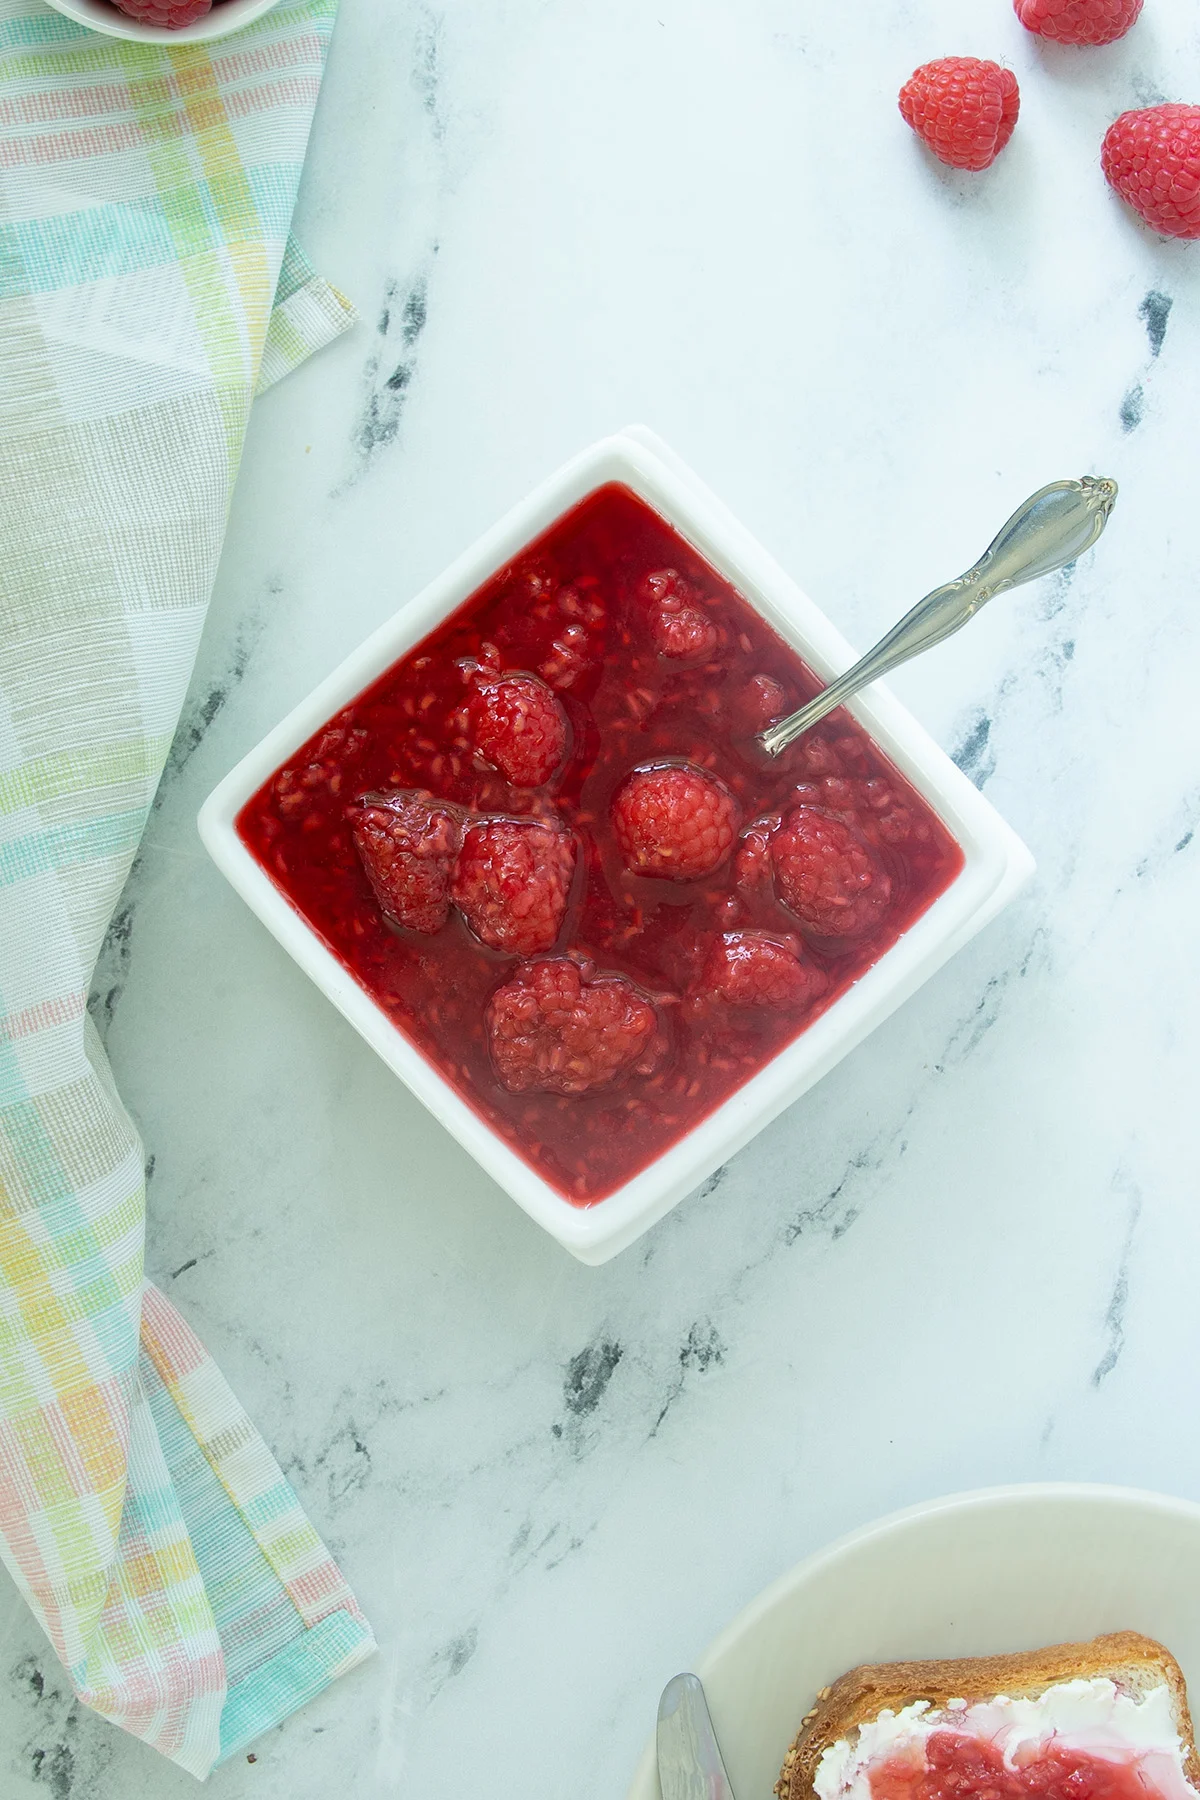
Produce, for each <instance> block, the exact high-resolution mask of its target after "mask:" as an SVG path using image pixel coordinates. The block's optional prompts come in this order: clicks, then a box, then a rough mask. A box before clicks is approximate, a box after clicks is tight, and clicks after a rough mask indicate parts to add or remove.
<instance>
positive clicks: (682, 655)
mask: <svg viewBox="0 0 1200 1800" xmlns="http://www.w3.org/2000/svg"><path fill="white" fill-rule="evenodd" d="M638 597H639V598H640V599H641V600H642V601H644V602H645V604H646V606H647V607H648V609H649V616H650V638H651V641H652V643H653V644H654V648H655V649H656V650H657V651H658V652H659V654H660V655H662V656H669V657H671V658H672V659H673V660H675V661H679V662H702V661H703V660H704V658H705V657H707V656H712V655H713V654H714V652H715V651H716V648H717V644H718V642H719V635H718V632H717V628H716V626H715V625H714V624H713V622H712V619H711V618H710V617H709V615H708V614H707V613H706V612H705V610H704V608H703V607H702V606H698V605H697V604H696V601H695V597H694V596H693V594H692V590H691V588H690V587H689V586H688V584H687V582H686V581H685V580H684V579H683V577H682V576H681V575H680V573H679V571H678V569H656V570H655V571H654V572H653V574H650V575H647V576H645V577H644V578H643V579H642V581H641V582H639V584H638Z"/></svg>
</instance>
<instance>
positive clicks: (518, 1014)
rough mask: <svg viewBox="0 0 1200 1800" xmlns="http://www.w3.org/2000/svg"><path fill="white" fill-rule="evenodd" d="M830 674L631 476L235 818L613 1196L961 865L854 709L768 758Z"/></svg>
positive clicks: (381, 978) (345, 957)
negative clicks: (778, 731) (801, 652)
mask: <svg viewBox="0 0 1200 1800" xmlns="http://www.w3.org/2000/svg"><path fill="white" fill-rule="evenodd" d="M514 672H515V673H516V674H518V675H519V679H516V680H510V679H508V677H509V676H510V675H511V674H513V673H514ZM819 687H820V683H819V682H818V681H817V679H816V678H815V677H814V675H813V674H812V673H811V672H810V670H809V669H808V668H807V667H806V666H805V664H804V663H803V662H802V661H801V660H800V658H799V657H798V656H797V655H796V653H795V652H794V651H793V650H792V649H791V648H790V647H789V646H788V645H787V644H785V643H784V642H783V640H782V639H781V638H780V637H779V636H778V635H777V634H776V633H775V632H774V631H773V630H772V629H771V627H770V626H769V625H767V624H766V623H765V622H764V621H763V620H762V619H761V618H760V617H759V616H758V614H757V613H756V612H755V611H754V610H753V608H752V607H750V606H749V605H748V604H747V602H746V601H745V600H744V599H742V597H741V596H740V595H739V594H738V593H737V591H736V590H735V589H734V588H733V587H731V586H730V584H729V583H728V582H727V581H725V580H724V579H723V578H722V577H721V576H720V575H718V574H717V572H716V571H715V570H714V569H713V568H712V567H711V566H710V565H709V564H708V563H707V562H705V561H704V559H703V558H702V557H701V556H700V555H699V554H698V552H697V551H696V550H694V549H693V548H692V546H691V545H690V544H688V543H687V542H686V541H685V540H684V539H683V538H682V537H680V536H679V535H678V533H677V532H675V531H674V530H672V529H671V527H670V526H669V525H667V524H666V523H665V522H664V521H663V520H662V519H661V518H660V517H659V516H658V515H657V514H656V513H655V512H653V511H652V510H651V509H650V508H649V507H648V506H646V505H645V504H644V503H643V502H642V501H640V500H638V499H637V498H635V496H634V495H633V494H631V493H630V492H629V491H628V490H627V489H625V488H623V487H620V486H617V485H610V486H607V487H604V488H601V489H599V490H598V491H597V492H595V493H594V494H591V495H589V496H588V498H587V499H585V500H584V501H582V502H581V503H580V504H579V505H578V506H576V507H575V508H573V509H572V510H571V511H570V512H568V513H566V514H564V516H563V517H562V518H560V519H559V520H557V521H556V523H555V524H554V525H552V526H551V527H550V529H549V530H548V531H547V532H545V533H544V535H543V536H542V537H541V538H539V539H537V540H536V541H535V542H534V543H532V544H531V545H530V546H529V547H528V548H527V549H526V550H524V551H523V552H522V553H521V555H520V556H519V557H518V558H517V559H516V561H514V562H513V563H511V564H510V565H509V566H508V567H507V568H506V569H503V570H502V571H501V572H500V573H499V574H497V575H495V576H493V577H492V579H491V580H490V581H488V582H487V583H486V585H485V586H484V587H482V588H481V589H480V590H479V591H478V592H477V593H476V594H474V595H473V596H472V597H471V598H470V599H469V600H467V601H465V602H464V603H463V605H462V606H460V607H459V608H458V610H457V612H455V613H454V614H453V615H452V616H451V617H450V618H449V619H448V620H446V621H445V622H444V623H443V624H442V625H440V626H439V627H438V628H437V629H436V630H435V631H433V632H431V633H430V635H429V636H428V637H427V638H425V639H424V641H423V642H422V643H421V644H419V645H418V646H417V648H416V649H414V650H412V651H410V652H409V654H408V655H407V656H405V657H403V658H402V659H401V660H400V661H399V662H397V663H396V664H394V665H393V667H392V668H390V669H389V670H388V671H387V672H386V674H384V675H382V676H380V678H379V679H378V680H377V681H376V682H375V683H374V684H373V685H372V686H371V687H370V688H368V689H367V690H366V691H365V692H364V693H362V694H361V695H360V696H359V697H358V698H357V699H356V700H354V701H353V702H352V703H351V704H350V705H349V706H347V707H345V708H344V709H343V710H342V711H341V712H340V713H338V714H337V716H336V717H335V718H333V719H331V720H330V721H329V723H328V724H327V726H326V727H325V728H324V729H323V730H322V731H320V732H318V733H317V734H316V735H315V736H314V737H312V738H311V739H310V740H309V741H308V743H306V744H304V745H303V746H302V747H301V748H300V749H299V750H298V751H297V752H296V754H295V755H294V756H292V757H291V758H290V759H289V761H288V762H287V763H286V764H285V765H284V766H283V767H282V768H281V769H279V770H278V771H277V772H276V774H275V775H273V776H272V778H271V779H270V780H269V781H268V782H267V783H266V784H265V785H264V786H263V787H262V788H261V789H260V790H259V791H258V793H256V794H255V795H254V796H253V798H252V799H251V800H249V801H248V802H247V804H246V806H245V807H244V808H243V809H242V812H241V814H240V815H239V818H238V831H239V833H240V834H241V837H242V839H243V841H244V842H245V844H246V845H247V847H248V848H249V849H250V850H251V852H252V853H253V854H254V856H255V857H256V858H257V859H258V861H259V862H260V863H261V864H262V866H263V868H264V869H265V870H266V871H267V873H268V874H269V875H270V877H271V879H272V880H273V881H274V883H275V884H276V886H277V887H279V888H280V889H281V891H282V892H283V893H284V894H285V895H286V896H287V898H288V899H289V900H290V902H291V903H292V905H293V906H294V907H295V908H296V910H297V912H299V913H300V914H301V916H302V917H303V918H304V919H305V920H306V921H307V922H308V923H309V924H310V925H311V926H312V927H313V929H314V930H315V931H316V932H317V933H318V934H319V936H320V937H321V938H322V939H323V940H324V941H325V943H326V944H327V945H328V946H329V947H330V949H331V950H332V951H333V952H334V954H335V955H336V956H338V957H339V958H340V959H341V961H342V962H343V963H344V964H345V965H346V967H347V968H348V969H349V970H350V971H351V973H352V974H353V975H354V976H355V978H356V979H357V980H358V981H359V982H360V983H361V984H362V986H363V987H364V988H365V989H366V990H367V992H368V993H369V994H370V995H371V996H372V998H373V999H374V1000H375V1001H376V1003H377V1004H378V1005H379V1006H381V1007H382V1008H383V1010H384V1011H385V1012H386V1013H387V1014H388V1016H389V1017H390V1018H391V1019H392V1020H393V1021H394V1022H395V1023H396V1024H397V1025H398V1026H399V1027H400V1028H401V1030H403V1031H404V1033H405V1034H406V1035H407V1036H408V1037H409V1038H410V1039H411V1041H412V1042H413V1043H414V1044H415V1045H416V1046H417V1048H418V1049H419V1050H421V1051H422V1053H423V1054H424V1055H425V1056H426V1057H427V1058H428V1059H429V1061H430V1062H431V1063H432V1064H433V1065H434V1066H435V1067H436V1068H437V1069H438V1070H439V1071H440V1073H441V1074H442V1075H444V1076H445V1077H446V1079H447V1080H448V1081H450V1082H451V1083H452V1084H453V1086H454V1087H455V1088H456V1089H457V1090H458V1092H459V1093H460V1094H461V1095H462V1096H463V1098H464V1099H465V1100H467V1101H468V1102H469V1104H470V1105H471V1106H473V1107H474V1108H475V1110H476V1111H477V1112H478V1113H479V1114H480V1115H481V1116H482V1117H483V1118H484V1119H485V1120H486V1121H487V1122H488V1124H489V1125H491V1126H492V1127H493V1128H494V1129H495V1130H496V1131H497V1132H498V1133H499V1134H500V1135H501V1136H502V1137H503V1138H504V1139H505V1140H506V1141H507V1142H508V1143H509V1144H510V1145H511V1146H512V1147H513V1148H514V1149H515V1150H516V1151H517V1152H518V1154H519V1155H521V1156H522V1157H523V1158H524V1159H525V1161H526V1162H527V1163H529V1164H530V1165H531V1166H532V1167H533V1168H534V1169H535V1170H536V1171H537V1172H538V1174H539V1175H541V1176H542V1177H543V1178H544V1179H545V1180H546V1181H548V1182H549V1183H550V1184H551V1185H552V1186H553V1187H555V1188H557V1189H558V1190H559V1191H560V1192H561V1193H562V1194H564V1195H565V1196H566V1197H567V1198H568V1199H570V1200H572V1201H574V1202H575V1203H576V1204H579V1205H588V1204H590V1203H592V1202H594V1201H597V1200H601V1199H603V1198H604V1197H605V1195H607V1194H610V1193H612V1192H613V1190H614V1189H616V1188H618V1187H620V1186H621V1185H622V1184H623V1183H624V1182H626V1181H628V1180H629V1179H630V1178H631V1177H632V1176H634V1175H636V1174H637V1173H638V1172H639V1171H640V1170H642V1169H644V1168H645V1167H646V1166H647V1164H649V1163H650V1162H652V1161H653V1160H654V1159H655V1158H656V1157H658V1156H659V1155H661V1154H662V1152H663V1151H665V1150H666V1149H667V1148H668V1147H669V1146H670V1145H672V1144H673V1143H675V1142H676V1141H677V1140H678V1139H679V1138H681V1137H682V1136H683V1135H684V1134H685V1133H686V1132H687V1131H689V1130H690V1129H691V1128H692V1127H693V1126H694V1125H696V1124H698V1123H699V1121H700V1120H702V1119H703V1118H705V1117H706V1116H707V1115H708V1114H709V1113H710V1112H712V1111H713V1109H714V1108H715V1107H717V1106H719V1105H720V1104H721V1102H722V1101H724V1100H727V1099H728V1098H729V1096H730V1095H731V1094H733V1093H734V1092H735V1091H736V1090H737V1089H738V1088H739V1087H741V1086H742V1085H743V1083H744V1082H746V1081H748V1080H749V1079H750V1077H751V1076H753V1075H754V1074H756V1073H757V1072H758V1070H760V1069H761V1068H762V1067H763V1065H764V1064H765V1063H767V1062H769V1061H770V1060H771V1058H772V1057H774V1056H776V1055H777V1054H778V1053H779V1051H780V1050H782V1049H783V1048H784V1046H785V1045H786V1044H788V1043H790V1042H791V1041H792V1040H793V1039H794V1038H795V1037H796V1036H797V1035H798V1034H799V1033H800V1032H802V1031H803V1030H805V1028H806V1027H807V1026H808V1025H810V1024H811V1023H812V1021H813V1020H814V1019H815V1018H816V1017H817V1016H818V1015H819V1014H820V1013H822V1012H824V1011H825V1009H826V1008H827V1007H829V1006H830V1005H831V1004H832V1003H833V1002H834V1001H835V1000H836V999H837V998H838V996H839V995H840V994H843V993H844V992H845V991H846V989H847V988H848V987H849V986H850V985H851V983H852V982H854V981H856V980H857V979H858V978H859V976H861V975H862V974H863V973H864V971H865V970H867V969H869V968H870V967H871V966H872V964H874V963H876V962H877V961H878V960H879V958H880V957H881V956H882V955H883V953H884V952H885V951H886V950H887V949H888V948H889V946H890V945H892V944H894V943H895V942H896V940H897V938H899V937H900V935H901V934H902V933H903V932H904V931H906V930H907V929H908V927H909V926H910V925H911V924H912V923H913V921H914V920H915V919H916V918H917V917H918V916H919V915H920V914H921V913H923V912H924V911H925V910H926V908H927V907H928V906H929V905H930V904H931V902H932V901H933V900H935V899H936V898H937V896H938V895H939V894H941V893H942V892H943V890H944V889H945V888H946V887H947V886H948V885H949V884H950V882H951V881H953V879H954V877H955V876H956V875H957V874H958V872H959V870H960V869H961V867H962V860H963V859H962V853H961V851H960V849H959V847H958V845H957V844H956V843H955V842H954V841H953V839H952V838H951V837H950V836H949V835H948V833H947V832H946V830H945V828H944V826H943V825H942V824H941V822H940V821H939V820H938V819H937V817H936V816H935V815H934V814H933V813H932V812H931V811H930V809H929V808H928V806H926V804H925V803H924V802H923V801H922V800H921V799H920V797H919V796H918V795H917V794H916V793H915V791H914V790H913V788H912V787H911V786H910V785H909V784H908V783H907V782H906V781H905V780H904V778H903V777H902V776H901V775H900V774H899V773H898V772H897V770H896V769H895V768H894V767H893V766H892V764H891V763H890V762H889V761H888V760H887V758H886V757H885V756H883V755H882V754H881V752H880V751H879V750H878V749H876V747H875V746H874V745H873V744H872V742H871V741H870V739H869V738H868V737H867V736H866V735H865V733H864V732H863V731H862V730H861V729H860V728H859V727H858V726H857V725H855V724H854V723H853V721H852V720H851V719H850V718H849V717H848V716H847V715H846V714H845V713H837V714H834V715H833V716H832V717H831V718H830V719H828V720H827V721H825V723H824V724H823V725H822V726H820V727H819V728H818V729H817V730H815V731H813V732H811V733H809V734H808V735H807V736H806V737H805V738H804V739H802V740H801V741H800V742H799V743H798V744H795V745H793V746H792V747H791V749H790V750H788V751H787V752H786V753H785V754H784V755H783V756H781V757H779V758H778V759H776V760H771V759H770V758H768V757H767V756H766V755H765V754H764V753H763V752H762V751H761V749H760V748H759V747H758V745H757V744H756V742H755V739H756V735H757V733H759V732H760V731H762V730H763V729H764V728H765V726H766V725H768V724H769V723H770V722H771V721H772V720H773V719H776V718H779V717H781V716H783V715H784V714H786V713H788V712H791V711H793V710H794V709H795V708H796V707H797V706H799V705H801V704H802V703H803V702H804V701H805V700H806V699H809V698H811V696H812V695H813V694H814V693H815V692H817V691H818V689H819ZM547 771H549V773H547ZM510 777H513V778H517V779H519V780H521V781H523V782H527V783H540V785H532V786H531V785H517V779H512V778H510ZM434 802H436V803H440V804H434ZM567 957H571V958H574V959H575V965H576V966H577V973H573V972H572V970H571V969H564V968H563V967H562V959H563V958H567ZM547 958H549V960H550V962H551V964H552V966H551V967H549V968H547V967H546V966H545V965H546V961H547ZM568 976H569V979H568ZM614 978H615V979H614Z"/></svg>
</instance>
